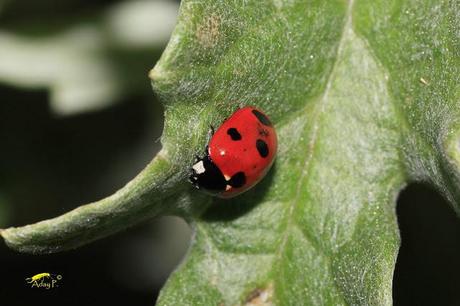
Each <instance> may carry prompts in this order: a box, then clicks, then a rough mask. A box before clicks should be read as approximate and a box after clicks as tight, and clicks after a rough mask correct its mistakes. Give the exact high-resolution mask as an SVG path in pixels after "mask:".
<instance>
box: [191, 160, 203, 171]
mask: <svg viewBox="0 0 460 306" xmlns="http://www.w3.org/2000/svg"><path fill="white" fill-rule="evenodd" d="M192 169H193V170H194V171H195V173H196V174H201V173H204V172H205V171H206V169H205V168H204V164H203V161H202V160H200V161H199V162H197V163H196V164H194V165H193V166H192Z"/></svg>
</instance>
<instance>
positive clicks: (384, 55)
mask: <svg viewBox="0 0 460 306" xmlns="http://www.w3.org/2000/svg"><path fill="white" fill-rule="evenodd" d="M458 16H460V11H459V7H458V6H455V4H454V3H453V2H450V1H438V0H437V1H435V0H432V1H423V2H421V1H415V0H405V1H403V0H399V1H397V0H390V1H388V0H376V1H372V2H371V1H364V0H355V1H353V0H350V1H342V0H336V1H320V0H316V1H315V0H311V1H300V0H298V1H295V0H286V1H283V0H275V1H273V2H263V3H261V2H260V1H245V2H230V1H216V0H205V1H200V2H197V1H187V0H185V1H183V2H182V6H181V11H180V16H179V20H178V24H177V26H176V29H175V31H174V33H173V36H172V38H171V40H170V43H169V45H168V47H167V49H166V50H165V52H164V54H163V56H162V58H161V60H160V61H159V62H158V63H157V65H156V66H155V68H154V69H153V70H152V71H151V73H150V76H151V77H152V79H153V85H154V88H155V90H156V92H157V93H158V94H159V95H160V97H161V98H162V99H163V101H164V106H165V116H166V120H165V129H164V134H163V137H162V143H163V149H162V151H161V153H160V155H159V156H157V157H156V158H155V159H154V161H153V162H152V164H151V165H149V166H148V167H147V168H146V170H144V172H142V173H141V174H140V176H139V177H137V178H136V179H135V180H134V181H133V182H131V183H129V184H128V185H127V186H126V187H124V188H123V189H122V190H121V191H119V192H118V193H117V194H115V195H114V196H112V197H109V198H108V199H104V200H102V201H100V202H97V203H93V204H89V205H87V206H83V207H82V208H79V209H77V210H75V211H73V212H70V213H68V214H65V215H63V216H61V217H58V218H56V219H52V220H49V221H43V222H41V223H38V224H35V225H30V226H27V227H23V228H12V229H6V230H4V231H3V232H2V235H3V237H5V240H6V242H7V243H8V244H9V245H10V246H12V247H14V248H16V249H19V250H22V251H28V252H51V251H55V250H61V249H65V248H70V247H75V246H78V245H80V244H83V243H86V242H88V241H91V240H94V239H96V238H99V237H101V236H104V235H107V234H109V233H111V232H114V231H116V230H119V229H121V228H124V227H126V226H128V225H130V224H134V223H135V222H138V221H140V220H143V219H146V218H149V217H152V216H154V215H161V214H176V215H180V216H182V217H184V218H186V219H187V220H188V221H189V223H190V224H192V226H193V227H194V230H195V236H194V238H193V241H192V245H191V248H190V250H189V253H188V254H187V257H186V259H185V260H184V261H183V262H182V263H181V264H180V266H179V267H178V268H177V270H176V271H175V272H174V273H173V275H172V276H171V278H170V279H169V281H168V282H167V284H166V286H165V288H164V289H163V290H162V292H161V294H160V297H159V301H158V304H159V305H241V304H245V305H255V304H260V305H271V304H278V305H309V304H319V305H323V304H325V305H342V304H352V305H356V304H359V305H361V304H364V305H381V304H383V305H390V304H391V303H392V295H391V287H392V276H393V270H394V265H395V261H396V256H397V250H398V246H399V234H398V227H397V220H396V214H395V201H396V197H397V195H398V192H399V191H400V190H401V189H402V188H403V187H404V186H405V185H406V184H408V183H409V182H412V181H428V182H430V183H432V184H433V185H434V186H436V187H437V188H438V189H439V190H440V191H442V192H443V194H444V195H445V196H446V197H447V198H448V199H449V200H451V202H452V204H453V206H454V207H455V209H456V210H457V211H458V210H459V209H460V207H459V205H458V203H460V202H459V200H460V199H459V195H460V194H459V193H460V189H459V188H458V186H460V171H459V165H460V152H459V151H460V147H459V145H458V143H459V138H460V123H459V119H457V118H460V116H459V111H460V110H459V103H458V102H459V97H460V90H459V86H460V85H459V84H460V82H459V81H460V80H459V78H460V77H459V75H460V73H459V72H460V71H459V70H460V62H459V61H460V56H459V50H460V48H459V39H458V29H459V28H460V20H459V18H458ZM242 105H256V106H258V107H260V108H261V109H263V110H264V111H265V112H266V113H267V114H268V115H269V116H270V118H271V119H272V121H273V122H275V126H276V129H277V131H278V135H279V151H278V155H277V159H276V163H275V165H274V168H273V169H272V170H271V171H270V173H269V174H268V176H267V177H266V178H265V179H264V180H263V181H262V182H261V183H260V184H258V185H257V186H256V187H255V188H254V189H252V190H250V191H249V192H247V193H246V194H244V195H241V196H239V197H236V198H234V199H231V200H219V199H215V198H211V197H209V196H206V195H203V194H200V193H199V192H198V191H196V190H194V189H192V187H191V186H190V184H188V183H187V182H186V178H187V175H188V169H189V167H190V165H191V164H192V162H193V159H194V155H195V154H201V152H202V151H203V149H204V147H205V144H206V136H207V131H208V129H209V125H213V126H218V125H219V123H220V122H222V120H223V119H224V118H225V117H228V116H229V115H230V114H231V113H232V112H233V111H234V110H235V109H236V108H237V107H238V106H242ZM85 220H89V221H85Z"/></svg>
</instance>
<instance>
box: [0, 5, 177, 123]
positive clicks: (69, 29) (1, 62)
mask: <svg viewBox="0 0 460 306" xmlns="http://www.w3.org/2000/svg"><path fill="white" fill-rule="evenodd" d="M42 2H44V3H42ZM73 2H74V4H73V5H74V6H75V8H76V12H72V14H71V16H70V18H69V17H68V16H65V15H60V14H59V12H58V11H57V10H56V7H55V6H54V5H55V1H36V2H33V4H32V5H31V7H29V4H21V1H17V2H16V1H14V2H9V6H11V7H8V6H7V8H6V12H7V13H6V14H4V16H2V19H4V20H3V23H4V25H3V26H2V28H1V30H0V45H1V46H2V47H1V48H0V82H3V83H6V84H11V85H16V86H20V87H23V88H46V89H48V90H49V92H50V106H51V108H52V110H53V111H54V112H55V113H56V114H61V115H69V114H74V113H79V112H84V111H89V110H96V109H101V108H103V107H107V106H109V105H110V104H112V103H115V102H116V101H119V100H122V99H124V98H126V97H127V96H129V95H132V94H133V93H138V92H139V91H141V90H142V89H143V88H144V89H145V78H146V75H147V72H148V68H147V67H149V66H141V65H142V63H145V62H146V61H150V63H151V65H150V66H152V65H153V63H154V62H153V61H152V59H154V57H155V56H154V54H155V53H157V54H158V53H160V52H161V50H162V48H163V46H164V45H165V43H166V42H167V40H168V38H169V35H170V33H171V31H172V28H173V27H174V24H175V16H176V14H177V9H178V4H177V3H176V2H172V1H166V0H158V1H148V0H144V1H143V0H139V1H128V2H120V3H118V4H114V5H112V6H110V7H108V8H106V7H104V6H102V7H100V8H99V9H98V10H91V5H87V7H86V11H87V12H90V14H87V15H86V14H85V9H84V8H83V9H82V8H80V6H79V2H78V1H73ZM66 5H68V6H66ZM58 6H59V5H58ZM93 6H94V4H93ZM47 7H48V8H49V9H50V11H47V10H46V8H47ZM61 7H62V9H64V8H66V9H71V8H72V1H69V3H68V4H65V5H64V4H61ZM9 10H11V13H10V14H8V11H9ZM58 10H59V9H58ZM24 11H25V12H29V15H30V11H35V12H36V11H42V12H45V15H46V13H47V14H50V12H52V14H50V16H49V17H50V20H49V22H43V21H44V20H43V19H45V18H46V16H42V17H41V18H43V19H41V18H40V19H38V20H37V18H30V19H27V18H26V17H27V14H22V13H23V12H24ZM16 14H17V15H18V16H21V17H20V18H19V19H16V18H13V16H17V15H16ZM24 15H26V16H24ZM33 16H36V15H33ZM56 16H58V17H57V18H56ZM141 69H144V73H138V72H139V71H141ZM133 72H136V73H133Z"/></svg>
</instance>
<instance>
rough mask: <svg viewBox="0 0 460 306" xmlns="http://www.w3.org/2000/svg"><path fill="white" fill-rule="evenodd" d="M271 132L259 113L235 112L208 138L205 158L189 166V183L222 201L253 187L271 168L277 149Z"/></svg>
mask: <svg viewBox="0 0 460 306" xmlns="http://www.w3.org/2000/svg"><path fill="white" fill-rule="evenodd" d="M277 146H278V144H277V138H276V132H275V129H274V127H273V125H272V123H271V122H270V120H269V119H268V117H267V116H266V115H265V114H264V113H262V112H261V111H260V110H258V109H256V108H254V107H251V106H247V107H244V108H241V109H238V110H237V111H236V112H234V113H233V114H232V115H231V116H230V118H228V119H227V120H225V121H224V123H222V125H221V126H220V127H219V128H218V129H217V131H216V132H215V133H214V134H213V135H212V137H211V139H210V141H209V144H208V146H207V147H206V152H205V156H204V157H202V158H197V161H196V162H195V164H194V165H193V166H192V169H191V170H192V171H191V172H192V174H191V175H190V181H191V182H192V184H193V185H194V186H195V187H196V188H198V189H202V190H204V191H206V192H208V193H210V194H213V195H216V196H218V197H222V198H231V197H234V196H236V195H238V194H241V193H242V192H244V191H246V190H248V189H250V188H251V187H253V186H254V185H255V184H257V182H259V181H260V180H261V179H262V178H263V177H264V176H265V174H267V172H268V170H269V169H270V167H271V166H272V164H273V161H274V159H275V155H276V149H277Z"/></svg>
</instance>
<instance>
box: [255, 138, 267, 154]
mask: <svg viewBox="0 0 460 306" xmlns="http://www.w3.org/2000/svg"><path fill="white" fill-rule="evenodd" d="M256 148H257V151H259V154H260V156H262V157H263V158H265V157H267V156H268V146H267V143H266V142H265V141H263V140H262V139H257V141H256Z"/></svg>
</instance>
